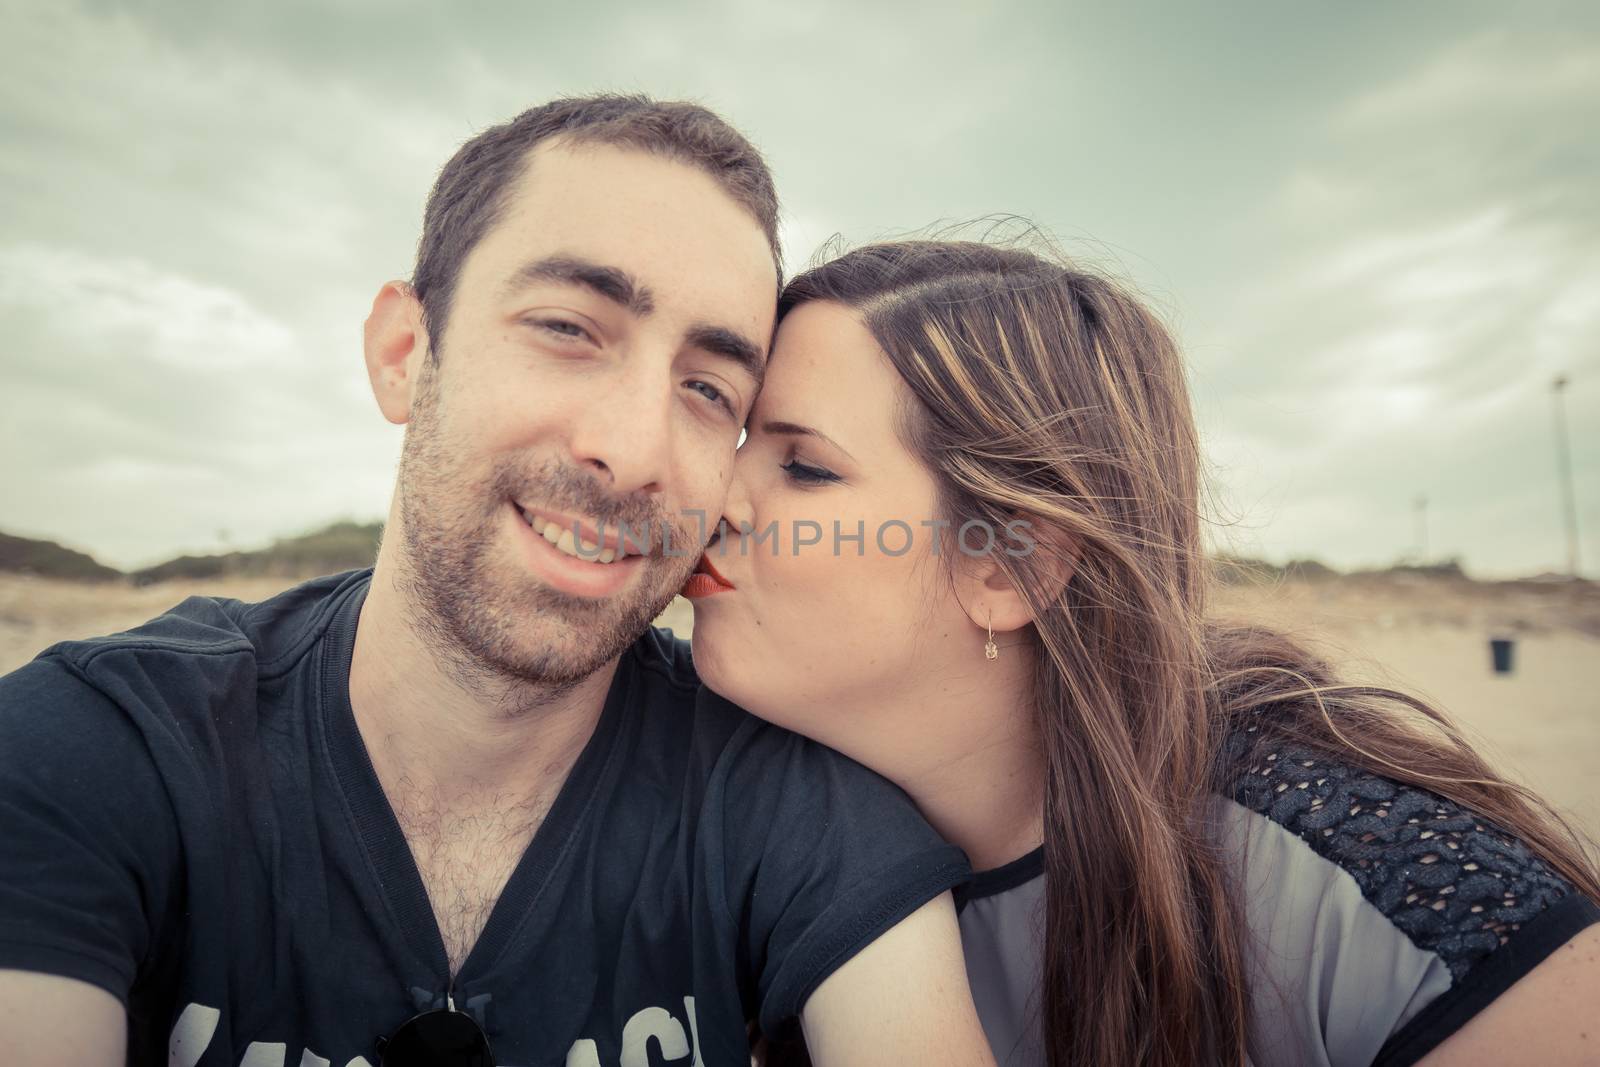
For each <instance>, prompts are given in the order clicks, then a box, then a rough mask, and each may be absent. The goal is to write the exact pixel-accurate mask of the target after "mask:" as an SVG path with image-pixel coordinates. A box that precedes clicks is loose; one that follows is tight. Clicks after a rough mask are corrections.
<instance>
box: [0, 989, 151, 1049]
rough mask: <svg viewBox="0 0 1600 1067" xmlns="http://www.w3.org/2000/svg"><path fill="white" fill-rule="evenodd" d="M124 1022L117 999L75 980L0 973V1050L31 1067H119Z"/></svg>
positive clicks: (125, 1039)
mask: <svg viewBox="0 0 1600 1067" xmlns="http://www.w3.org/2000/svg"><path fill="white" fill-rule="evenodd" d="M127 1046H128V1018H127V1015H126V1014H125V1013H124V1012H123V1010H122V1005H121V1004H120V1003H119V1002H118V1001H117V998H116V997H114V996H112V995H111V994H110V993H107V992H106V991H105V990H104V989H101V988H100V987H99V986H95V985H90V984H89V983H88V982H80V981H78V980H77V979H76V978H60V977H57V976H56V975H53V974H35V973H34V972H32V971H4V970H0V1049H5V1058H6V1062H7V1063H26V1064H29V1065H30V1067H122V1065H123V1064H124V1063H125V1062H127V1056H128V1051H127Z"/></svg>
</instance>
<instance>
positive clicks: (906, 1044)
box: [800, 893, 994, 1067]
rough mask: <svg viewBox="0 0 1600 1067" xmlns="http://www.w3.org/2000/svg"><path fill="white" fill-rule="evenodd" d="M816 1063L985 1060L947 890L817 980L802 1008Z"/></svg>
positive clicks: (974, 1066)
mask: <svg viewBox="0 0 1600 1067" xmlns="http://www.w3.org/2000/svg"><path fill="white" fill-rule="evenodd" d="M800 1021H801V1025H802V1026H803V1027H804V1029H805V1035H806V1046H807V1048H808V1049H809V1050H810V1053H811V1062H812V1063H813V1064H815V1067H842V1065H848V1067H860V1065H864V1064H865V1065H870V1064H883V1065H885V1067H889V1065H891V1064H893V1065H899V1064H906V1063H916V1064H928V1065H930V1067H935V1065H939V1064H949V1065H951V1067H957V1065H959V1067H984V1065H992V1064H993V1063H994V1057H993V1055H992V1054H991V1053H990V1051H989V1042H988V1040H987V1039H986V1038H985V1037H984V1035H983V1027H982V1025H981V1024H980V1023H979V1022H978V1009H977V1008H976V1007H974V1006H973V1003H972V991H971V989H970V988H969V987H968V985H967V967H966V961H965V959H964V957H963V956H962V954H961V931H960V928H959V927H958V926H957V924H956V909H955V904H954V903H953V902H952V900H951V898H950V894H949V893H942V894H940V895H939V896H937V897H935V898H934V899H933V900H930V901H928V903H926V904H924V905H923V906H922V907H920V908H918V909H917V910H916V911H914V912H912V913H911V914H910V915H908V916H906V918H904V919H902V920H901V921H900V923H899V924H897V925H896V926H893V927H891V928H890V929H889V930H887V931H886V932H885V933H884V934H883V936H881V937H879V938H878V939H877V940H876V941H874V942H872V943H871V944H870V945H868V946H866V947H865V948H863V949H862V950H861V951H860V952H858V953H856V955H854V956H852V957H851V958H850V959H849V960H848V961H846V962H845V963H844V964H843V965H841V966H840V967H839V969H838V970H836V971H834V972H833V973H832V974H830V975H829V976H828V977H827V978H825V979H824V980H823V981H822V984H821V985H819V986H817V989H816V992H814V993H812V994H811V996H810V998H809V999H808V1000H807V1001H806V1003H805V1007H804V1008H803V1009H802V1010H801V1013H800Z"/></svg>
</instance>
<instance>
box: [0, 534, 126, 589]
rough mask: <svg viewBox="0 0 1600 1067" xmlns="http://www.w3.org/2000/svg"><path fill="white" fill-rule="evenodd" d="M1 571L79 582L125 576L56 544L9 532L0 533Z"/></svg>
mask: <svg viewBox="0 0 1600 1067" xmlns="http://www.w3.org/2000/svg"><path fill="white" fill-rule="evenodd" d="M0 572H10V573H12V574H34V575H38V576H39V577H40V578H67V579H71V580H73V581H80V582H108V581H113V580H115V579H118V578H121V577H122V572H121V571H119V570H117V569H115V568H114V567H107V566H106V565H105V564H103V563H101V562H99V561H98V560H96V559H95V558H94V557H93V556H90V555H86V554H84V553H82V552H77V551H74V550H73V549H70V548H66V547H64V546H62V545H58V544H56V543H55V542H54V541H34V540H31V539H29V538H26V537H13V536H12V535H11V534H7V533H0Z"/></svg>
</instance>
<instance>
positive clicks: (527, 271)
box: [505, 256, 656, 318]
mask: <svg viewBox="0 0 1600 1067" xmlns="http://www.w3.org/2000/svg"><path fill="white" fill-rule="evenodd" d="M540 282H559V283H561V284H563V285H580V286H582V287H583V288H585V289H588V290H590V291H592V292H594V293H596V294H598V295H599V296H603V297H605V298H606V299H607V300H609V301H611V302H612V303H614V304H618V305H620V306H621V307H624V308H626V309H628V310H629V311H631V312H633V313H634V314H635V315H638V316H640V317H641V318H642V317H643V316H645V315H648V314H650V313H651V312H652V311H654V310H655V307H656V301H655V295H654V294H653V293H651V292H650V289H649V287H648V286H645V285H640V284H639V283H638V282H637V281H636V280H635V279H634V277H633V275H631V274H629V273H628V272H627V271H625V270H622V269H621V268H620V267H608V266H606V265H604V264H602V263H595V262H592V261H590V260H587V259H583V258H581V257H579V256H546V257H545V258H544V259H536V260H533V261H532V262H530V263H524V264H523V265H522V266H521V267H520V268H519V269H518V270H517V272H516V273H515V274H513V275H512V276H511V277H510V278H509V279H508V280H507V281H506V287H505V291H506V293H507V295H509V294H511V293H514V292H516V291H517V290H518V289H521V288H522V287H524V286H528V285H536V284H538V283H540Z"/></svg>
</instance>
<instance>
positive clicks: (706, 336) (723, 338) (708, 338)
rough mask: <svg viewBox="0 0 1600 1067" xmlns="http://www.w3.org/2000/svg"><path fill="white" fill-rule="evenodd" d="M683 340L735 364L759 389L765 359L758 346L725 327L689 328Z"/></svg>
mask: <svg viewBox="0 0 1600 1067" xmlns="http://www.w3.org/2000/svg"><path fill="white" fill-rule="evenodd" d="M685 340H686V341H687V342H688V343H689V344H691V345H693V346H694V347H695V348H701V349H704V350H705V351H707V352H710V353H711V354H712V355H715V356H721V357H722V358H724V359H727V360H731V361H732V362H734V363H737V364H738V365H739V366H740V367H741V368H742V369H743V370H744V371H745V372H746V373H747V374H749V375H750V377H752V378H754V379H755V380H756V387H757V388H760V386H761V380H762V379H763V378H765V377H766V374H767V357H766V355H765V354H764V352H763V351H762V348H761V346H760V345H758V344H756V343H755V342H754V341H752V340H750V339H749V338H748V337H746V336H744V335H743V334H742V333H739V332H738V331H736V330H730V329H728V328H727V327H726V326H704V325H702V326H691V327H689V333H688V336H687V337H686V338H685Z"/></svg>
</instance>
